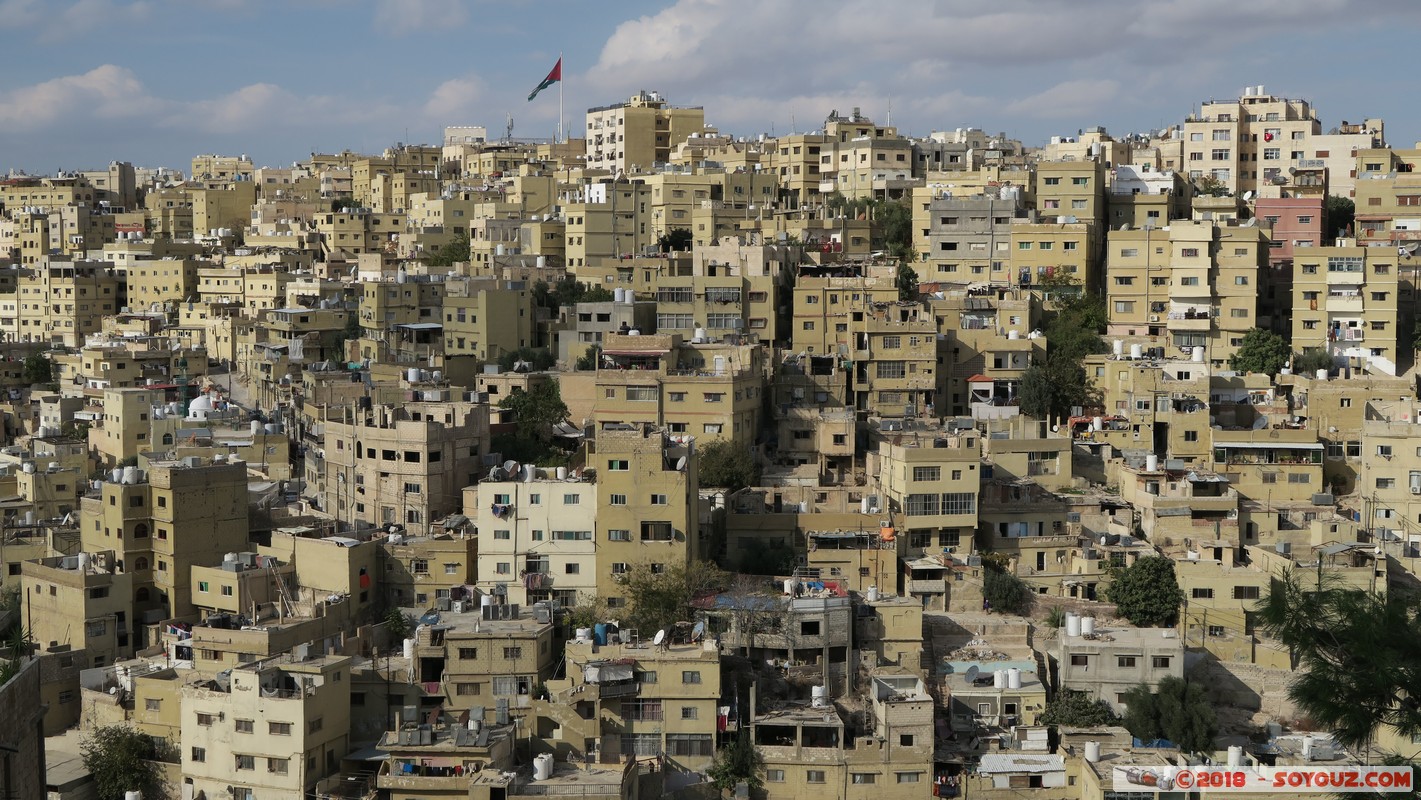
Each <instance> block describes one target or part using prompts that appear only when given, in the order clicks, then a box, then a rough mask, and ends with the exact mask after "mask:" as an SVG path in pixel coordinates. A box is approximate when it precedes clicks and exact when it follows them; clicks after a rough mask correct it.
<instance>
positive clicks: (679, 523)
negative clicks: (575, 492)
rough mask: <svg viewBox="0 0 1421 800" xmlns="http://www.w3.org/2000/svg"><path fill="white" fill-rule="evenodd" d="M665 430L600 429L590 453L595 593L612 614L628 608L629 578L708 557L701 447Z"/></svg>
mask: <svg viewBox="0 0 1421 800" xmlns="http://www.w3.org/2000/svg"><path fill="white" fill-rule="evenodd" d="M677 438H683V439H684V441H676V440H675V439H673V438H672V437H671V436H670V435H668V434H667V433H665V431H664V429H650V428H645V427H642V426H637V427H636V428H634V429H631V430H625V429H610V430H609V429H607V428H603V429H601V430H599V431H598V433H597V441H596V443H595V446H591V447H589V449H588V453H587V459H588V465H589V466H590V467H591V468H593V469H595V470H596V475H597V484H596V495H595V497H596V503H597V519H596V540H595V541H596V548H597V553H596V557H597V564H596V572H595V575H596V587H597V596H598V597H599V598H602V599H604V600H605V601H606V602H607V604H608V606H609V607H610V608H618V607H621V606H624V605H625V604H626V600H625V596H626V595H625V592H626V589H625V587H624V585H623V580H624V576H625V575H626V574H627V573H628V572H630V571H631V570H632V569H633V568H635V567H638V566H640V565H643V564H646V565H650V568H651V569H652V570H653V571H660V570H663V569H665V568H666V567H667V566H670V565H675V564H686V563H688V562H690V561H692V560H694V559H703V558H707V557H709V553H707V552H705V549H704V544H703V542H702V540H701V531H700V513H699V510H700V500H699V495H698V494H697V490H698V488H699V486H700V480H699V478H698V464H699V457H698V455H697V453H696V444H697V442H698V441H702V442H703V441H706V439H707V438H709V437H706V438H700V439H697V438H694V437H677Z"/></svg>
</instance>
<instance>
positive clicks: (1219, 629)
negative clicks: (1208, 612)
mask: <svg viewBox="0 0 1421 800" xmlns="http://www.w3.org/2000/svg"><path fill="white" fill-rule="evenodd" d="M1209 635H1210V636H1214V637H1218V636H1226V635H1227V632H1226V631H1225V630H1224V626H1222V625H1210V626H1209Z"/></svg>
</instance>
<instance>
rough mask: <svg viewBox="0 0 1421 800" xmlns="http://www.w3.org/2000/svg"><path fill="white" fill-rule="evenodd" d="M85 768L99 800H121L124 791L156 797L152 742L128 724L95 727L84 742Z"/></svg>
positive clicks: (156, 787) (155, 773) (155, 771)
mask: <svg viewBox="0 0 1421 800" xmlns="http://www.w3.org/2000/svg"><path fill="white" fill-rule="evenodd" d="M82 750H83V754H82V757H83V760H84V767H85V768H86V769H88V770H89V773H90V774H91V775H92V776H93V778H94V784H95V787H96V788H97V789H98V796H99V800H123V796H124V793H125V792H129V791H139V792H142V793H143V796H144V797H156V796H157V792H158V789H159V788H160V786H161V784H160V783H159V779H158V770H157V768H156V767H154V766H153V763H152V762H151V761H150V760H149V759H151V758H152V757H153V755H154V753H153V740H152V739H150V738H149V737H148V735H147V734H146V733H143V732H142V731H140V730H138V729H137V728H134V727H132V726H130V725H105V726H103V727H100V728H95V729H94V730H93V732H92V733H90V734H89V735H88V736H87V737H85V739H84V746H83V748H82Z"/></svg>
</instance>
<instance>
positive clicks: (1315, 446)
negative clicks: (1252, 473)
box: [1214, 442, 1322, 450]
mask: <svg viewBox="0 0 1421 800" xmlns="http://www.w3.org/2000/svg"><path fill="white" fill-rule="evenodd" d="M1214 447H1216V448H1217V447H1232V448H1236V449H1242V450H1321V449H1322V443H1321V442H1214Z"/></svg>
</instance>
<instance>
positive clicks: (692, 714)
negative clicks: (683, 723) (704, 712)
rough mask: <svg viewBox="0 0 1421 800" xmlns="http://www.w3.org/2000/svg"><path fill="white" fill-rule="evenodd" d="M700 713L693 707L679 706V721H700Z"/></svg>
mask: <svg viewBox="0 0 1421 800" xmlns="http://www.w3.org/2000/svg"><path fill="white" fill-rule="evenodd" d="M700 713H701V710H700V709H699V708H696V707H695V706H681V719H700Z"/></svg>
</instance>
